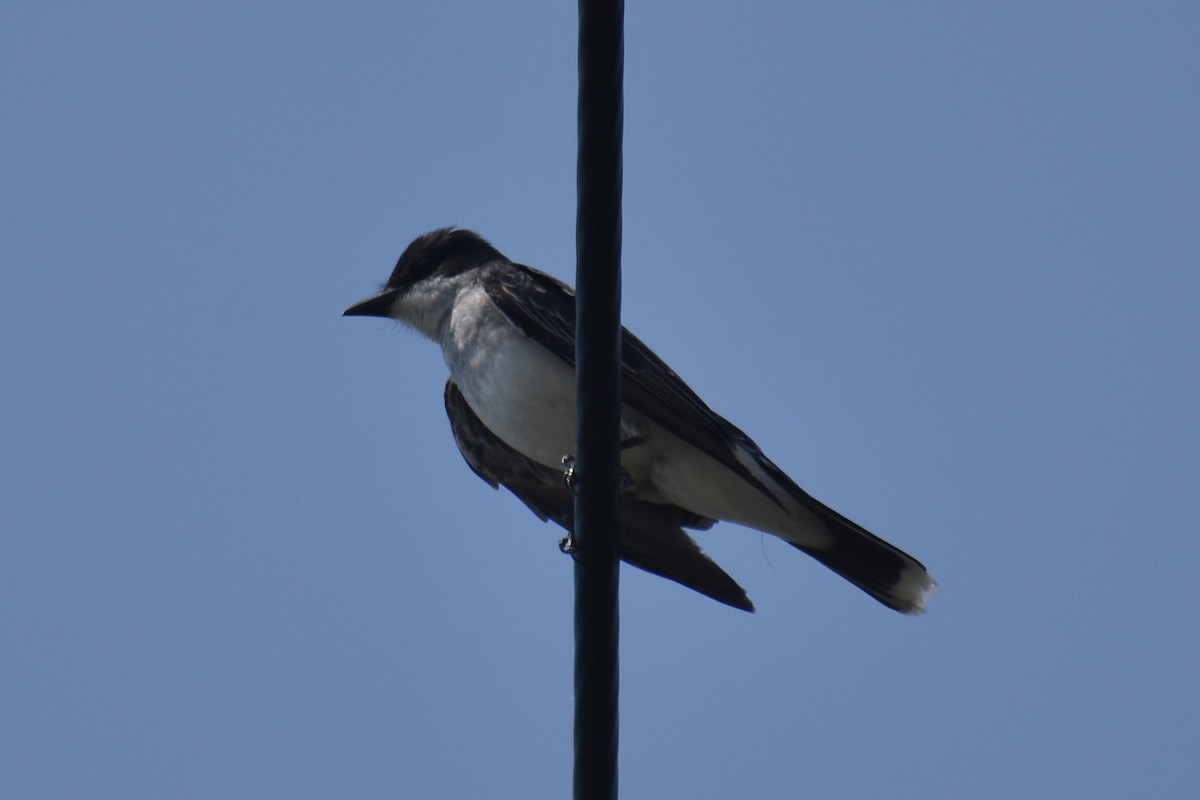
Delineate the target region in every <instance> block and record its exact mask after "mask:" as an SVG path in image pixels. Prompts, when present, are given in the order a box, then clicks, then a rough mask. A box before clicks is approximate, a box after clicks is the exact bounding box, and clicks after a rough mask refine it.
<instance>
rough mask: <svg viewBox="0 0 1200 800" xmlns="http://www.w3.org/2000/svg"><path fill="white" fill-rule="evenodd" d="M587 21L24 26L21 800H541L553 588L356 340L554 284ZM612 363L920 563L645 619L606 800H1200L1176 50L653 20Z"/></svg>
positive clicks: (1125, 8) (1101, 9)
mask: <svg viewBox="0 0 1200 800" xmlns="http://www.w3.org/2000/svg"><path fill="white" fill-rule="evenodd" d="M575 24H576V22H575V7H574V4H570V3H505V4H489V3H465V2H443V3H423V4H407V5H405V4H395V3H363V4H350V5H346V4H342V5H339V6H336V7H335V6H333V5H326V4H314V3H304V4H249V5H248V4H234V3H176V4H170V5H169V6H163V5H162V4H149V3H146V4H136V3H117V4H102V5H96V4H82V3H78V4H71V3H36V4H35V3H21V2H17V3H9V4H7V5H6V6H5V9H4V10H3V11H2V12H0V65H2V69H0V100H2V101H3V108H4V115H3V116H4V120H3V122H2V123H0V144H2V146H3V153H4V159H3V162H2V164H3V166H2V167H0V169H2V177H3V185H4V187H5V189H4V191H3V193H0V203H2V204H3V208H2V211H3V213H2V214H0V231H2V237H0V238H2V252H3V262H4V269H3V273H2V278H0V279H2V281H3V283H2V289H3V290H2V291H0V370H2V373H0V374H2V375H3V379H4V387H5V390H4V393H3V399H2V401H0V402H2V403H3V413H2V414H0V442H2V443H3V448H2V450H3V456H2V457H0V531H2V536H0V641H3V643H4V644H3V653H2V655H0V686H2V687H3V688H2V691H0V796H4V797H12V798H42V797H47V798H49V797H55V798H60V797H88V798H106V797H113V798H118V797H119V798H131V797H133V798H141V797H146V798H175V797H239V796H240V797H247V796H256V797H288V798H303V797H313V798H327V797H357V798H371V797H395V796H407V797H472V796H513V797H517V796H519V797H562V796H564V795H565V794H566V793H567V792H568V791H569V786H570V780H571V778H570V771H571V766H570V757H571V747H572V743H571V711H572V698H571V693H572V677H571V676H572V663H571V659H572V628H571V625H572V610H571V609H572V596H571V592H572V573H571V567H570V563H569V561H568V560H567V559H565V558H564V557H563V556H561V555H560V554H559V552H558V550H557V547H556V540H557V537H558V536H559V532H558V530H557V529H555V528H553V527H551V526H549V525H544V524H542V523H540V522H538V521H537V520H536V519H535V518H534V517H532V516H531V515H530V514H529V513H528V511H527V510H526V509H525V508H524V507H523V506H522V505H521V504H520V503H519V502H517V501H516V500H515V499H513V498H512V497H510V496H508V495H506V494H502V493H497V492H493V491H491V490H490V489H489V488H488V487H486V486H485V485H484V484H482V483H481V482H479V481H478V480H477V479H476V478H475V477H474V476H473V475H471V473H470V472H469V470H468V469H467V467H466V465H465V464H464V463H463V462H462V460H461V458H460V457H459V455H458V453H457V452H456V451H455V449H454V446H453V443H452V441H451V438H450V434H449V431H448V428H447V425H446V422H445V419H444V415H443V412H442V409H441V386H442V382H443V381H444V377H445V367H444V366H443V364H442V363H441V359H440V356H439V354H438V353H437V350H436V348H435V347H433V346H432V345H431V344H429V343H428V342H426V341H424V340H422V339H420V337H418V336H416V335H414V334H411V333H407V332H404V331H401V330H399V329H397V328H395V327H394V326H392V325H390V324H388V323H386V322H383V321H376V320H368V321H364V320H358V319H355V320H346V319H342V318H341V317H340V316H339V315H340V313H341V310H342V309H343V308H345V307H346V306H347V305H349V304H350V303H352V302H354V301H356V300H358V299H361V298H362V297H365V296H366V295H368V294H370V293H371V292H372V291H373V290H374V289H375V288H376V287H377V285H378V284H379V283H380V282H381V281H382V280H384V279H385V278H386V276H387V274H388V272H389V270H390V268H391V266H392V264H393V263H394V260H395V258H396V256H397V255H398V254H399V252H400V251H401V250H402V249H403V247H404V246H405V245H406V244H407V243H408V241H410V240H411V239H412V238H413V237H414V236H415V235H417V234H419V233H421V232H423V231H425V230H428V229H431V228H434V227H438V226H442V225H447V224H459V225H463V226H467V227H471V228H475V229H477V230H479V231H480V232H482V233H483V234H484V235H486V236H488V237H489V238H490V239H491V240H492V241H493V242H494V243H495V244H496V245H497V246H498V247H499V248H500V249H501V250H503V251H504V252H505V253H507V254H508V255H509V256H511V257H513V258H514V259H516V260H519V261H523V262H525V263H528V264H531V265H534V266H538V267H541V268H543V269H545V270H547V271H549V272H552V273H554V274H556V275H559V276H560V277H563V278H565V279H567V280H570V279H571V277H572V276H573V273H574V261H573V260H574V198H575V186H574V158H575V99H574V98H575V80H576V78H575V35H576V34H575ZM627 27H628V33H627V55H626V67H627V80H626V93H627V98H626V160H625V167H626V173H625V176H626V177H625V189H626V193H625V250H624V252H625V256H624V257H625V275H624V287H625V300H624V319H625V322H626V324H627V325H628V326H629V327H630V328H632V329H633V330H635V331H636V332H637V333H638V334H639V335H640V336H641V337H642V338H643V339H644V340H646V341H647V342H648V343H650V344H651V346H653V347H654V348H655V349H656V350H657V351H658V352H659V353H660V354H661V355H662V356H663V357H664V358H665V359H666V360H667V361H668V362H669V363H670V364H671V365H672V366H673V367H674V368H675V369H676V370H677V371H678V372H679V373H681V374H682V375H683V376H684V377H685V378H686V379H687V380H688V381H689V382H690V383H691V385H692V386H693V387H694V388H695V389H696V390H697V391H698V392H699V393H700V394H701V395H702V396H704V397H705V399H706V400H708V402H709V403H710V404H711V405H712V406H713V407H714V408H715V409H717V410H718V411H719V412H721V413H722V414H724V415H725V416H727V417H728V418H729V419H730V420H732V421H733V422H734V423H735V424H737V425H738V426H740V427H742V428H743V429H745V430H746V431H747V432H748V433H749V434H750V435H751V436H753V437H754V438H755V439H756V440H757V441H758V442H759V443H760V444H762V445H763V447H764V449H765V450H766V451H767V453H768V454H769V455H770V456H771V457H772V459H773V460H775V461H776V462H777V463H778V464H780V465H781V466H782V467H784V468H785V469H786V470H788V471H789V472H790V473H791V474H792V475H793V477H795V478H796V479H797V480H798V481H799V482H800V483H801V484H802V485H803V486H805V487H806V488H807V489H808V490H809V491H811V492H812V493H813V494H815V495H817V496H818V497H821V498H822V499H824V500H826V501H827V502H829V503H830V504H831V505H833V506H835V507H836V508H838V509H839V510H842V511H843V512H845V513H846V514H848V515H849V516H851V517H852V518H854V519H856V520H858V521H860V522H861V523H862V524H864V525H866V526H867V527H868V528H870V529H872V530H874V531H876V532H878V533H879V534H881V535H883V536H885V537H887V538H888V539H890V540H892V541H894V542H896V543H897V544H899V545H901V546H903V547H904V548H905V549H907V550H909V551H911V552H912V553H914V554H915V555H917V556H918V557H919V558H921V559H922V560H923V561H924V562H925V563H926V564H927V565H928V566H929V567H930V569H931V571H932V572H933V574H934V575H935V577H936V578H937V579H938V581H939V583H940V584H941V592H940V593H939V594H938V595H937V596H936V597H935V598H934V599H933V602H932V604H931V608H930V611H929V613H928V614H927V615H926V616H924V617H922V618H919V619H908V618H904V617H901V616H900V615H897V614H894V613H891V612H889V611H887V610H886V609H884V608H883V607H882V606H879V605H877V604H875V603H873V602H872V601H871V600H870V599H869V598H867V597H866V596H865V595H863V594H861V593H860V592H858V591H856V590H854V589H853V588H852V587H850V586H848V585H847V584H845V583H843V582H842V581H840V580H838V579H837V578H836V577H835V576H833V575H831V574H830V573H828V572H826V571H825V570H823V569H822V568H821V567H819V565H816V564H815V563H814V562H812V561H810V560H808V559H805V558H803V557H801V556H800V555H799V554H797V553H795V552H794V551H793V550H792V549H791V548H789V547H787V546H786V545H783V544H781V543H779V542H777V541H774V540H768V538H767V537H764V536H762V535H760V534H758V533H756V532H753V531H749V530H746V529H742V528H738V527H736V526H731V525H720V526H718V527H717V528H715V529H714V530H712V531H709V532H707V533H704V534H702V535H701V536H700V538H701V542H702V545H703V546H704V547H705V548H706V550H707V551H708V552H709V553H710V554H712V555H713V556H714V557H715V558H716V559H717V560H718V561H719V562H720V563H721V564H722V565H724V566H725V567H726V569H728V570H729V571H730V573H731V574H733V575H734V576H735V577H736V578H737V579H738V580H739V581H740V582H741V583H742V584H743V585H744V586H745V587H746V588H747V589H748V591H749V592H750V595H751V597H752V598H753V599H754V601H755V602H756V604H757V606H758V609H759V610H758V613H757V614H755V615H747V614H744V613H741V612H736V611H733V610H731V609H728V608H725V607H723V606H720V605H718V604H716V603H713V602H711V601H708V600H706V599H705V598H702V597H700V596H698V595H693V594H692V593H690V592H687V591H686V590H683V589H681V588H679V587H677V586H675V585H673V584H671V583H668V582H666V581H662V580H659V579H655V578H652V577H650V576H647V575H644V574H642V573H639V572H637V571H635V570H631V569H625V570H624V571H623V573H622V597H621V604H622V634H623V636H622V705H621V711H622V731H621V737H622V757H621V784H622V790H623V796H624V797H629V798H636V797H689V798H728V797H756V798H790V797H797V796H811V797H827V798H841V797H845V798H857V797H864V796H880V797H891V798H918V797H919V798H929V797H972V798H1009V797H1013V796H1028V797H1092V798H1127V797H1133V796H1142V797H1171V796H1176V797H1178V796H1183V795H1185V794H1187V793H1188V792H1190V791H1193V790H1194V787H1195V784H1196V782H1197V781H1198V780H1200V770H1198V768H1197V767H1196V766H1195V751H1196V749H1197V746H1198V745H1200V737H1198V736H1197V733H1196V722H1195V721H1196V719H1197V717H1198V716H1200V700H1198V697H1197V692H1196V689H1195V675H1196V674H1197V673H1198V672H1200V641H1198V635H1197V615H1198V612H1200V582H1198V581H1197V579H1196V570H1197V564H1198V563H1200V536H1198V535H1197V511H1196V508H1197V503H1196V492H1197V489H1196V487H1197V486H1198V485H1200V425H1198V423H1197V407H1198V402H1197V399H1198V395H1200V370H1198V369H1197V363H1198V361H1200V323H1198V321H1197V311H1196V309H1197V304H1198V299H1200V270H1198V267H1200V225H1198V224H1197V220H1200V104H1198V103H1197V97H1198V96H1200V83H1198V79H1197V76H1198V75H1200V12H1198V11H1197V7H1196V6H1195V5H1194V4H1188V3H1149V4H1141V5H1138V6H1134V5H1133V4H1115V3H1055V4H1049V5H1048V4H1044V3H1009V4H1003V5H1002V7H995V8H980V7H978V6H967V5H963V4H950V3H937V4H930V3H926V4H903V5H901V4H894V3H866V4H864V3H837V4H824V5H810V4H795V3H784V2H766V3H752V4H748V5H747V4H742V5H740V6H738V7H736V8H735V7H733V6H732V5H731V4H728V3H724V4H722V3H656V4H635V5H632V6H631V7H630V8H629V9H628V12H627Z"/></svg>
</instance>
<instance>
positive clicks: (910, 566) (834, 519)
mask: <svg viewBox="0 0 1200 800" xmlns="http://www.w3.org/2000/svg"><path fill="white" fill-rule="evenodd" d="M800 494H801V495H802V497H801V498H797V499H801V500H802V503H803V505H804V507H805V508H806V509H807V510H808V511H809V512H811V513H812V514H813V515H814V516H815V517H817V519H819V520H820V521H821V522H822V523H824V525H825V527H826V528H828V529H829V531H830V533H831V534H832V537H831V538H830V540H829V543H828V544H823V545H822V546H820V547H813V546H808V545H802V544H796V543H795V542H792V543H791V544H792V546H793V547H796V548H797V549H799V550H802V551H804V552H805V553H807V554H808V555H810V556H812V557H813V558H815V559H816V560H817V561H820V562H821V563H822V564H824V565H825V566H827V567H829V568H830V569H831V570H833V571H834V572H836V573H837V574H838V575H841V576H842V577H843V578H845V579H846V580H848V581H850V582H851V583H853V584H854V585H855V586H857V587H858V588H860V589H862V590H863V591H864V592H866V593H867V594H869V595H871V596H872V597H874V598H875V599H876V600H878V601H879V602H881V603H883V604H884V605H885V606H888V607H889V608H894V609H896V610H897V611H902V612H904V613H905V614H920V613H921V612H923V611H924V610H925V599H926V597H928V596H929V595H930V594H931V593H932V592H934V591H935V590H936V589H937V584H936V583H934V580H933V578H932V577H930V575H929V572H928V571H927V570H926V569H925V566H924V565H923V564H922V563H921V562H920V561H917V560H916V559H915V558H913V557H912V556H910V555H909V554H908V553H905V552H904V551H903V550H901V549H900V548H898V547H895V546H893V545H891V544H889V543H887V542H885V541H884V540H883V539H880V538H879V537H878V536H876V535H874V534H873V533H871V532H870V531H868V530H866V529H865V528H863V527H862V526H861V525H858V524H857V523H855V522H853V521H852V520H849V519H847V518H846V517H844V516H842V515H841V514H839V513H838V512H836V511H834V510H833V509H832V508H830V507H829V506H827V505H825V504H824V503H822V502H821V501H819V500H817V499H816V498H814V497H812V496H811V495H808V494H807V493H805V492H803V491H802V490H801V492H800Z"/></svg>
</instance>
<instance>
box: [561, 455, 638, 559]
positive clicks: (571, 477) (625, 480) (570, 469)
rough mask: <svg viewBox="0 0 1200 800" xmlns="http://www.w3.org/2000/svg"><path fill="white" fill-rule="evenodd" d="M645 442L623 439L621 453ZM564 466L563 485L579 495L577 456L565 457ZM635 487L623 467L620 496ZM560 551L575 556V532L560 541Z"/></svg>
mask: <svg viewBox="0 0 1200 800" xmlns="http://www.w3.org/2000/svg"><path fill="white" fill-rule="evenodd" d="M645 441H646V440H645V439H643V438H642V437H640V436H630V437H629V438H628V439H623V440H622V441H621V452H625V451H626V450H628V449H629V448H631V447H637V446H638V445H640V444H644V443H645ZM562 465H563V483H565V484H566V485H567V487H568V488H569V489H570V490H571V491H572V492H574V493H576V494H578V493H579V488H578V485H577V484H578V481H579V475H578V473H576V472H575V456H572V455H566V456H563V457H562ZM633 486H634V482H633V476H632V475H630V474H629V472H628V471H627V470H626V469H625V468H624V467H621V483H620V486H619V487H618V489H617V491H618V492H619V493H620V494H626V493H628V492H630V491H632V490H633ZM558 549H559V550H560V551H562V552H563V553H565V554H566V555H569V556H570V555H574V554H575V534H574V533H573V532H572V533H568V534H567V535H566V536H564V537H563V538H562V539H559V541H558Z"/></svg>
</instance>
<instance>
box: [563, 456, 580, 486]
mask: <svg viewBox="0 0 1200 800" xmlns="http://www.w3.org/2000/svg"><path fill="white" fill-rule="evenodd" d="M561 461H562V465H563V483H565V484H566V485H567V488H568V489H570V490H571V491H573V492H574V491H575V482H576V481H577V480H578V476H577V475H576V474H575V456H563V457H562V459H561ZM576 493H577V492H576Z"/></svg>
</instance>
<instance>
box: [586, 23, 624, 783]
mask: <svg viewBox="0 0 1200 800" xmlns="http://www.w3.org/2000/svg"><path fill="white" fill-rule="evenodd" d="M624 16H625V4H624V2H623V0H580V2H579V161H578V164H577V179H578V186H579V210H578V214H577V216H576V220H575V224H576V227H575V248H576V272H575V286H576V293H577V294H576V319H577V322H576V336H575V363H576V378H575V391H576V421H577V427H576V450H575V476H576V482H575V487H576V491H577V496H576V499H575V531H574V545H575V798H576V800H614V798H616V796H617V638H618V625H617V582H618V574H619V573H618V562H617V492H618V489H619V486H620V460H619V459H620V419H621V133H622V114H623V101H622V80H623V77H624V60H625V59H624V56H625V51H624V48H625V45H624V31H623V27H624Z"/></svg>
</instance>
